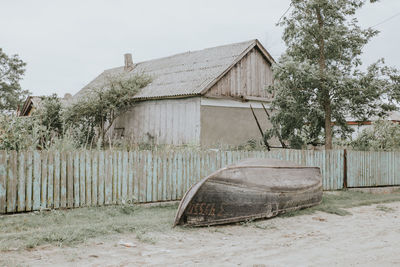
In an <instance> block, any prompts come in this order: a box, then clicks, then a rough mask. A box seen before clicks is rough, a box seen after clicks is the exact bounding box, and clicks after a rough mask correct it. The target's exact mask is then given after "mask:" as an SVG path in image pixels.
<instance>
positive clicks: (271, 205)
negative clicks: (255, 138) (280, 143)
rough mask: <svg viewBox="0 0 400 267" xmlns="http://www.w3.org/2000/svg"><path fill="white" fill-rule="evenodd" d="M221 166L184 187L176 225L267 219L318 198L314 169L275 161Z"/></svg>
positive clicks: (318, 183) (316, 170)
mask: <svg viewBox="0 0 400 267" xmlns="http://www.w3.org/2000/svg"><path fill="white" fill-rule="evenodd" d="M250 162H251V163H253V164H249V160H247V161H244V162H242V163H239V164H237V165H232V166H228V167H226V168H223V169H221V170H219V171H217V172H215V173H213V174H211V175H210V176H208V177H206V178H204V179H203V180H202V181H200V182H199V183H197V184H196V185H194V186H193V187H192V188H190V189H189V190H188V192H187V193H186V194H185V196H184V198H183V199H182V201H181V203H180V206H179V208H178V212H177V216H176V218H175V225H192V226H207V225H215V224H225V223H233V222H240V221H245V220H253V219H260V218H270V217H273V216H276V215H278V214H280V213H285V212H288V211H292V210H297V209H302V208H307V207H311V206H314V205H317V204H319V203H320V202H321V200H322V182H321V174H320V170H319V168H316V167H304V166H297V165H294V164H289V163H288V162H283V161H277V160H272V162H271V160H253V161H251V160H250Z"/></svg>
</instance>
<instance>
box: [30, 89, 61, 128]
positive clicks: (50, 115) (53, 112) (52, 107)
mask: <svg viewBox="0 0 400 267" xmlns="http://www.w3.org/2000/svg"><path fill="white" fill-rule="evenodd" d="M62 112H63V108H62V104H61V101H60V98H59V97H58V96H57V95H56V94H53V95H51V96H43V97H41V101H40V106H39V107H38V108H37V110H35V111H34V113H33V116H35V117H37V118H38V119H39V120H40V123H41V124H42V125H43V126H45V127H46V128H47V129H48V130H49V131H51V132H53V133H54V134H56V135H62V133H63V120H62Z"/></svg>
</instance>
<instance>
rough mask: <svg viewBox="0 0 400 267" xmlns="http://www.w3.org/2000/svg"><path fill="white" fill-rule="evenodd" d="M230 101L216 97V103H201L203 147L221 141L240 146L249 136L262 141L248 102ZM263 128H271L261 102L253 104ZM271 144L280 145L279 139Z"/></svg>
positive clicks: (201, 137)
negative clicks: (230, 102)
mask: <svg viewBox="0 0 400 267" xmlns="http://www.w3.org/2000/svg"><path fill="white" fill-rule="evenodd" d="M223 103H227V101H221V100H216V101H215V105H214V104H213V103H206V104H205V103H202V105H201V108H200V113H201V132H200V143H201V145H202V146H215V145H218V144H223V145H231V146H237V145H241V144H245V143H246V142H247V141H248V140H250V139H256V140H261V135H260V132H259V130H258V127H257V124H256V121H255V120H254V117H253V115H252V113H251V109H250V107H249V105H250V104H249V103H246V104H238V105H230V104H229V103H227V104H226V105H224V104H223ZM252 106H254V107H255V108H254V111H255V113H256V116H257V118H258V120H259V122H260V124H261V127H262V129H263V130H265V129H267V128H271V123H270V122H269V121H268V120H267V117H266V114H265V111H264V110H263V109H262V107H261V106H260V104H254V103H253V104H252ZM270 145H274V146H279V143H278V142H277V140H271V142H270Z"/></svg>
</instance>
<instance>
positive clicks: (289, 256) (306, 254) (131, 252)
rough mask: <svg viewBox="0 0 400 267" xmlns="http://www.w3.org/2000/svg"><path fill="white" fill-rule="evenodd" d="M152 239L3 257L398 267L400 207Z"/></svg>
mask: <svg viewBox="0 0 400 267" xmlns="http://www.w3.org/2000/svg"><path fill="white" fill-rule="evenodd" d="M348 210H349V211H350V212H351V213H352V215H348V216H338V215H333V214H326V213H321V212H318V213H315V214H312V215H302V216H295V217H286V218H274V219H270V220H264V221H257V222H251V223H247V224H239V225H230V226H220V227H209V228H196V229H182V228H175V229H174V230H171V231H168V232H166V233H163V234H157V235H156V236H150V238H149V240H148V241H147V242H143V240H142V241H140V240H138V239H137V235H133V234H132V235H115V236H111V237H107V239H105V238H104V237H103V238H98V239H92V240H88V241H87V242H85V244H82V245H79V246H76V247H63V248H60V247H54V246H44V247H38V248H35V249H34V250H31V251H27V250H25V251H10V252H3V253H2V255H1V257H2V262H3V264H6V265H11V266H12V265H20V264H22V265H29V266H55V265H57V266H140V265H146V266H147V265H154V266H175V265H181V266H190V265H196V266H215V265H218V266H232V265H241V266H254V265H257V266H264V265H265V266H335V265H337V266H349V265H351V266H354V265H363V266H376V265H380V266H395V265H397V266H399V265H400V253H399V248H400V202H394V203H388V204H381V205H372V206H363V207H356V208H351V209H348Z"/></svg>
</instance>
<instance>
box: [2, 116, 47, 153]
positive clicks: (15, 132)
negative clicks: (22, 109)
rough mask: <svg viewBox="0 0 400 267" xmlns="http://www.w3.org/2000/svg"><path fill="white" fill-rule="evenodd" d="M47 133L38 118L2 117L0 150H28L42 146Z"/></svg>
mask: <svg viewBox="0 0 400 267" xmlns="http://www.w3.org/2000/svg"><path fill="white" fill-rule="evenodd" d="M45 131H46V129H45V127H43V126H41V125H40V124H39V123H38V120H37V119H36V118H28V117H16V116H14V115H8V114H2V115H0V150H17V151H18V150H28V149H36V148H39V146H40V140H41V136H43V133H44V132H45Z"/></svg>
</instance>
